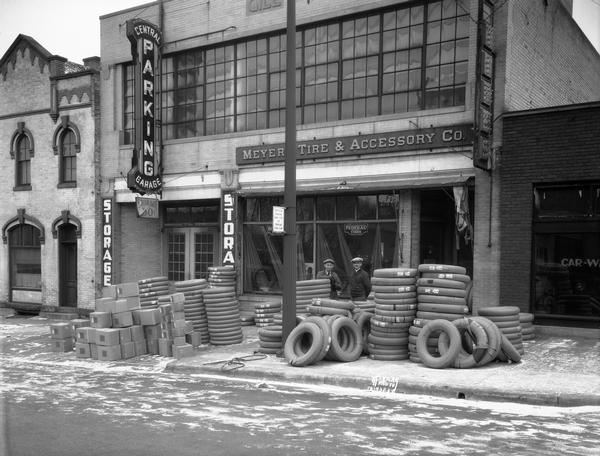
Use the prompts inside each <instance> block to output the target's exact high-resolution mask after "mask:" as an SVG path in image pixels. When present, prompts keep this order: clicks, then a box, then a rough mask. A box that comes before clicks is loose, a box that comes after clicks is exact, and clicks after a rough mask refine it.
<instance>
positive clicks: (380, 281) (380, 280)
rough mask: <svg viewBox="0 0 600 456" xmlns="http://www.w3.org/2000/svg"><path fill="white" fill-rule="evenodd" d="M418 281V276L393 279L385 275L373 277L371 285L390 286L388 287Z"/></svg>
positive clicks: (408, 284)
mask: <svg viewBox="0 0 600 456" xmlns="http://www.w3.org/2000/svg"><path fill="white" fill-rule="evenodd" d="M416 283H417V279H416V278H402V279H391V278H385V277H372V278H371V285H373V286H375V285H377V286H384V287H385V286H388V287H401V286H413V285H415V284H416Z"/></svg>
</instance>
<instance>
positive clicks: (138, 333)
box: [129, 325, 146, 342]
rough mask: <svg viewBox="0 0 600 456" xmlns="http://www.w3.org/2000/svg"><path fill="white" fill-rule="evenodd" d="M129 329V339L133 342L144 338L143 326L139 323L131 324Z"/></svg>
mask: <svg viewBox="0 0 600 456" xmlns="http://www.w3.org/2000/svg"><path fill="white" fill-rule="evenodd" d="M129 331H131V340H132V341H133V342H141V341H144V340H145V339H146V335H145V334H144V327H143V326H141V325H133V326H131V327H130V328H129Z"/></svg>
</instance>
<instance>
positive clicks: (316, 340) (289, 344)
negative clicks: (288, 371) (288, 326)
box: [283, 321, 324, 367]
mask: <svg viewBox="0 0 600 456" xmlns="http://www.w3.org/2000/svg"><path fill="white" fill-rule="evenodd" d="M304 337H307V338H308V339H310V341H308V342H309V346H308V348H307V350H306V351H304V350H302V347H301V342H302V338H304ZM323 343H324V341H323V334H322V332H321V328H320V327H319V326H318V325H317V324H316V323H314V322H304V321H303V322H302V323H300V324H299V325H298V326H296V327H295V328H294V329H293V330H292V331H291V332H290V334H289V336H288V338H287V340H286V341H285V345H284V347H283V353H284V356H285V358H286V359H287V360H288V362H289V364H290V365H292V366H296V367H302V366H308V365H310V364H313V363H314V360H315V359H316V358H317V357H318V356H319V354H320V353H321V350H322V347H323ZM298 352H300V353H298Z"/></svg>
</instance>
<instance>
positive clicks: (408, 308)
mask: <svg viewBox="0 0 600 456" xmlns="http://www.w3.org/2000/svg"><path fill="white" fill-rule="evenodd" d="M377 309H379V310H387V311H394V310H395V311H401V312H407V311H412V312H413V313H415V312H416V311H417V303H416V302H415V303H414V304H398V305H395V304H379V303H375V310H377Z"/></svg>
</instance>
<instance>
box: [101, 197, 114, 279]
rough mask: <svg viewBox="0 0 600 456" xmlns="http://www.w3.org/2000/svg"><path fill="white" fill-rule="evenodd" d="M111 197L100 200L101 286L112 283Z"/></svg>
mask: <svg viewBox="0 0 600 456" xmlns="http://www.w3.org/2000/svg"><path fill="white" fill-rule="evenodd" d="M112 204H113V203H112V199H111V198H104V199H103V200H102V286H103V287H109V286H110V285H112V262H113V259H112V241H113V236H112V215H113V214H112Z"/></svg>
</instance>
